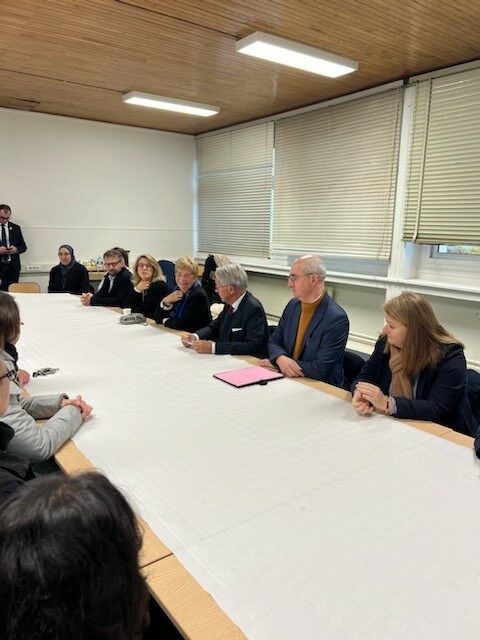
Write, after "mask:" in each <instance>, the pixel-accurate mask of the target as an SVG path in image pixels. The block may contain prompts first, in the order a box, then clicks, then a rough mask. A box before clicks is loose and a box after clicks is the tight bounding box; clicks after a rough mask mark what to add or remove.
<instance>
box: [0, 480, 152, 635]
mask: <svg viewBox="0 0 480 640" xmlns="http://www.w3.org/2000/svg"><path fill="white" fill-rule="evenodd" d="M140 544H141V538H140V533H139V530H138V525H137V521H136V519H135V516H134V514H133V512H132V509H131V507H130V506H129V504H128V502H127V501H126V499H125V498H124V497H123V495H122V494H121V493H120V491H118V489H116V488H115V487H114V486H113V485H112V484H111V483H110V482H109V480H107V479H106V478H105V477H104V476H102V475H99V474H96V473H87V474H83V475H79V476H75V477H72V478H70V477H65V476H61V475H50V476H43V477H40V478H37V479H35V480H32V481H31V482H29V483H28V484H26V485H24V486H23V487H21V488H20V489H18V490H17V491H16V492H15V493H14V494H13V495H12V496H11V497H10V498H9V499H8V500H7V501H6V502H5V503H4V505H3V506H2V507H1V508H0V637H1V638H15V640H31V639H32V638H35V639H36V640H67V639H68V640H87V639H88V640H133V639H136V638H140V637H141V635H142V632H143V630H144V628H145V626H146V622H147V613H146V607H147V590H146V586H145V583H144V580H143V578H142V576H141V574H140V572H139V568H138V552H139V549H140Z"/></svg>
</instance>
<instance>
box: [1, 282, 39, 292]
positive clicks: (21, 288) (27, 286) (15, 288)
mask: <svg viewBox="0 0 480 640" xmlns="http://www.w3.org/2000/svg"><path fill="white" fill-rule="evenodd" d="M8 290H9V291H11V292H12V293H40V285H39V284H38V282H12V284H11V285H10V286H9V287H8Z"/></svg>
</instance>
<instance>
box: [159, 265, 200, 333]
mask: <svg viewBox="0 0 480 640" xmlns="http://www.w3.org/2000/svg"><path fill="white" fill-rule="evenodd" d="M197 277H198V264H197V263H196V262H195V260H194V259H193V258H189V257H186V256H185V257H183V258H179V259H178V260H177V261H176V263H175V282H176V283H177V284H176V287H175V289H174V290H173V291H172V293H170V294H169V295H168V296H165V297H164V298H163V300H162V301H161V302H160V304H159V305H158V307H157V309H156V311H155V322H156V323H157V324H164V325H165V326H166V327H170V329H181V330H182V331H188V332H190V333H194V332H195V331H197V329H200V328H201V327H205V326H207V325H208V324H210V321H211V320H212V315H211V313H210V304H209V302H208V297H207V294H206V293H205V290H204V289H203V287H202V286H201V285H200V282H198V280H197Z"/></svg>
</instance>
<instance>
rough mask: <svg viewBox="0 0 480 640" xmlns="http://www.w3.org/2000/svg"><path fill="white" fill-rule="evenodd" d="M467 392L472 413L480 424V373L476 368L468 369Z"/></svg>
mask: <svg viewBox="0 0 480 640" xmlns="http://www.w3.org/2000/svg"><path fill="white" fill-rule="evenodd" d="M467 394H468V402H469V403H470V407H471V409H472V413H473V415H474V417H475V420H476V422H477V425H479V426H480V373H478V371H475V370H474V369H467Z"/></svg>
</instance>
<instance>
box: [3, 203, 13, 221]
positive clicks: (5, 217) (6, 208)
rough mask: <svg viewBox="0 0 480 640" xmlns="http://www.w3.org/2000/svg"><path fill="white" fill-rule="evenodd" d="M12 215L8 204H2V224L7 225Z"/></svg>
mask: <svg viewBox="0 0 480 640" xmlns="http://www.w3.org/2000/svg"><path fill="white" fill-rule="evenodd" d="M11 215H12V210H11V209H10V207H9V205H8V204H0V222H1V223H2V224H5V223H6V222H8V221H9V220H10V216H11Z"/></svg>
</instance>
